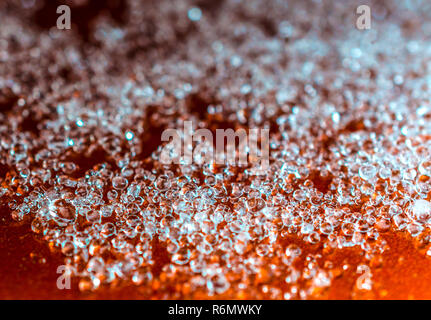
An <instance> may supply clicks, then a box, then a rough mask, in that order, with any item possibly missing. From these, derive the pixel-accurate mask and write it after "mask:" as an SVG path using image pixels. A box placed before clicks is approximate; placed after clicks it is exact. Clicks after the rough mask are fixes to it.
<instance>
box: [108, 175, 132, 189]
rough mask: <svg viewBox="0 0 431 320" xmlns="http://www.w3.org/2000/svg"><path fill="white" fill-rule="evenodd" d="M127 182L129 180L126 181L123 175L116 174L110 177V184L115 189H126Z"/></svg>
mask: <svg viewBox="0 0 431 320" xmlns="http://www.w3.org/2000/svg"><path fill="white" fill-rule="evenodd" d="M128 184H129V181H127V179H126V178H124V177H119V176H117V177H114V178H113V179H112V186H113V187H114V188H115V189H117V190H124V189H126V187H127V185H128Z"/></svg>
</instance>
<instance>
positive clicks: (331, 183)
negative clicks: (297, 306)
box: [0, 0, 431, 299]
mask: <svg viewBox="0 0 431 320" xmlns="http://www.w3.org/2000/svg"><path fill="white" fill-rule="evenodd" d="M65 2H66V3H67V1H65ZM60 4H62V3H60V2H58V3H57V2H56V1H28V0H25V1H24V0H23V1H21V2H20V1H2V2H1V3H0V21H1V27H0V206H1V212H2V213H1V215H2V219H3V222H2V223H3V224H2V226H1V228H3V229H2V230H5V231H4V232H5V233H4V234H8V233H7V230H16V229H11V228H21V229H19V230H21V231H20V232H21V234H22V236H25V237H30V238H31V239H33V240H31V241H37V243H38V247H37V248H46V249H43V250H42V249H37V250H36V251H31V250H30V252H29V253H28V254H29V256H30V257H31V259H33V260H34V259H36V260H37V265H38V268H40V269H41V270H42V269H43V268H44V264H48V265H51V269H52V266H53V265H55V263H57V264H56V265H55V268H56V266H59V265H60V264H61V265H64V266H65V267H64V268H65V269H64V270H66V272H67V274H68V275H71V277H72V279H73V281H72V285H73V288H72V292H75V293H76V295H77V296H80V295H81V294H84V293H85V294H87V293H88V294H89V295H91V294H98V292H100V293H103V294H104V297H110V294H111V293H112V292H116V291H115V290H132V291H127V292H128V293H127V294H130V295H129V296H127V295H126V296H124V297H125V298H128V297H145V298H151V297H153V298H164V299H166V298H208V297H222V298H228V299H231V298H234V299H243V298H253V299H311V298H322V297H323V298H327V297H330V296H328V294H329V292H332V291H331V288H335V289H333V290H335V292H337V290H338V291H339V292H342V293H343V294H342V295H338V296H337V294H336V293H334V297H342V298H366V297H371V298H384V297H385V296H386V295H388V294H391V292H392V291H391V290H396V288H397V287H396V286H397V284H393V283H392V285H393V286H392V287H390V286H388V287H385V285H381V284H379V283H378V282H376V281H375V279H377V278H378V277H377V276H376V274H379V273H381V272H382V271H381V270H389V271H390V270H391V268H392V267H393V268H395V266H394V263H393V262H391V261H392V260H390V259H388V258H387V256H385V254H386V253H387V252H390V250H396V251H397V252H398V254H399V253H400V252H410V251H411V252H414V253H411V255H410V259H411V257H412V256H414V257H416V258H415V259H416V260H417V261H421V263H422V265H424V266H429V264H428V255H431V250H430V251H428V249H429V248H431V232H430V231H431V230H430V227H431V202H430V199H431V193H430V192H431V158H430V155H431V140H430V136H431V122H430V119H431V102H430V97H431V77H430V75H429V71H430V69H431V46H430V43H431V42H430V37H431V3H430V2H427V1H376V2H368V5H369V6H370V8H371V12H372V24H371V28H370V29H368V30H358V29H357V27H356V25H355V23H356V19H357V17H358V16H357V14H356V7H357V5H358V4H357V1H323V0H322V1H318V0H315V1H311V0H307V1H281V0H279V1H275V0H274V1H258V0H247V1H238V0H223V1H183V0H181V1H178V0H177V1H167V0H165V1H140V0H128V1H107V2H106V3H105V4H103V5H100V7H99V5H98V2H96V1H94V2H93V1H69V3H68V4H69V5H70V7H71V8H72V16H71V21H72V28H71V30H59V29H57V28H56V19H57V17H58V14H56V11H55V10H56V8H57V6H58V5H60ZM186 122H191V123H192V128H191V129H192V130H193V131H196V130H198V129H203V128H206V129H209V130H210V131H211V132H212V133H216V130H217V129H224V130H226V129H233V130H239V129H245V130H249V129H268V130H269V144H268V148H269V167H268V168H267V170H265V171H264V172H256V171H255V170H254V169H255V168H254V166H255V165H254V162H253V161H250V162H249V163H247V164H246V165H235V164H229V163H226V164H225V165H222V164H218V163H217V164H216V163H214V162H211V161H210V162H204V163H200V162H199V161H193V162H192V163H187V162H185V163H181V162H180V163H172V164H166V163H164V162H162V161H161V154H162V152H163V150H164V147H166V145H167V142H166V141H163V139H162V134H163V132H164V131H165V130H167V129H177V130H183V128H184V124H185V123H186ZM196 144H199V142H196ZM262 145H263V144H262ZM200 147H201V150H205V148H211V146H208V145H207V144H201V145H200ZM13 232H15V231H13ZM394 239H395V240H394ZM400 239H402V240H400ZM2 241H3V244H0V252H1V253H0V255H3V257H4V258H5V260H6V257H7V255H6V254H5V252H7V247H8V246H9V244H7V243H6V240H5V239H3V240H2ZM17 241H18V240H17ZM28 241H30V240H28ZM10 245H11V246H13V244H10ZM403 246H405V247H406V248H408V249H406V250H405V251H403V249H400V248H403ZM409 250H410V251H409ZM17 254H18V253H17V252H15V253H14V255H17ZM50 256H54V257H59V258H57V260H55V261H57V262H48V263H47V262H46V261H47V259H50V258H49V257H50ZM35 257H36V258H35ZM403 259H409V258H408V257H407V258H406V257H404V258H403ZM12 261H15V260H12ZM401 261H402V260H401ZM409 261H411V260H409ZM391 263H392V264H391ZM400 263H401V262H400ZM418 265H420V264H419V263H418ZM0 270H1V269H0ZM0 272H2V273H13V271H7V272H6V271H4V270H3V271H0ZM35 272H36V271H35ZM415 272H417V271H415ZM54 274H55V269H54ZM56 276H58V275H56ZM343 277H344V278H343ZM339 279H344V280H343V281H344V282H340V281H341V280H339ZM346 279H347V280H346ZM428 279H431V278H430V276H429V273H428ZM55 281H56V280H55V278H54V280H52V281H51V282H52V283H51V282H50V285H52V286H55ZM411 281H412V282H411V283H415V282H414V281H416V280H411ZM337 283H338V284H337ZM340 283H342V284H340ZM429 283H430V282H429ZM1 286H2V285H1V284H0V287H1ZM337 286H338V287H337ZM125 288H126V289H125ZM131 288H132V289H131ZM391 288H392V289H391ZM394 288H395V289H394ZM418 288H419V286H418ZM2 292H3V293H2ZM130 292H132V293H130ZM421 292H422V295H425V296H426V294H427V291H426V290H425V291H421ZM0 294H2V295H4V296H7V295H8V291H7V290H6V291H2V290H1V288H0ZM394 294H395V293H394ZM60 298H61V296H60Z"/></svg>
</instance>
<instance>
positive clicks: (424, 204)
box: [411, 199, 431, 223]
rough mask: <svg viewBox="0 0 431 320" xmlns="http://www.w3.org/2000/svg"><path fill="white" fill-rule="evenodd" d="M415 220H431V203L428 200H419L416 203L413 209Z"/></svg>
mask: <svg viewBox="0 0 431 320" xmlns="http://www.w3.org/2000/svg"><path fill="white" fill-rule="evenodd" d="M411 211H412V215H413V218H415V219H417V220H418V221H420V222H423V223H425V222H428V221H429V220H430V219H431V203H430V202H429V201H427V200H423V199H417V200H415V201H414V203H413V205H412V208H411Z"/></svg>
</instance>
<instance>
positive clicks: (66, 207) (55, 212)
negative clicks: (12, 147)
mask: <svg viewBox="0 0 431 320" xmlns="http://www.w3.org/2000/svg"><path fill="white" fill-rule="evenodd" d="M50 214H51V216H52V217H53V218H54V219H55V220H56V221H57V222H58V223H60V224H67V223H71V222H72V221H74V220H75V218H76V209H75V206H74V205H73V204H71V203H69V202H67V201H66V200H63V199H60V200H56V201H54V202H53V204H52V205H51V206H50Z"/></svg>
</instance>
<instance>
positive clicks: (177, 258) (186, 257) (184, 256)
mask: <svg viewBox="0 0 431 320" xmlns="http://www.w3.org/2000/svg"><path fill="white" fill-rule="evenodd" d="M190 256H191V251H190V249H188V248H180V249H179V250H178V251H177V253H175V254H174V255H173V256H172V262H173V263H175V264H178V265H184V264H187V263H188V262H189V261H190Z"/></svg>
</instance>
